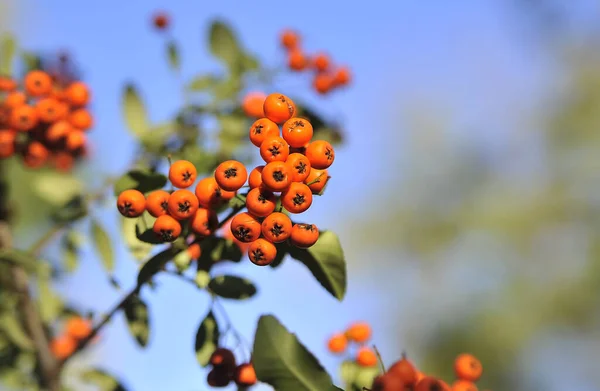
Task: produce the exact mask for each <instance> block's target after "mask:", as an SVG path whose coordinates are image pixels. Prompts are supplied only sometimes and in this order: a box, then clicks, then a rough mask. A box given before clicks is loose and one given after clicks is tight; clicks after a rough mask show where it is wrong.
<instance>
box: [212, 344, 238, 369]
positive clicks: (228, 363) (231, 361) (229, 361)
mask: <svg viewBox="0 0 600 391" xmlns="http://www.w3.org/2000/svg"><path fill="white" fill-rule="evenodd" d="M209 362H210V365H212V366H213V367H219V368H222V369H224V370H226V371H227V372H233V371H234V370H235V367H236V363H235V355H234V354H233V352H232V351H231V350H229V349H226V348H217V349H216V350H215V351H214V352H213V353H212V354H211V355H210V359H209Z"/></svg>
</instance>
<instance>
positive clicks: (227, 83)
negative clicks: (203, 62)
mask: <svg viewBox="0 0 600 391" xmlns="http://www.w3.org/2000/svg"><path fill="white" fill-rule="evenodd" d="M242 87H243V82H242V79H241V78H240V77H238V76H236V75H230V77H228V78H226V79H222V80H220V81H219V82H218V83H216V84H215V85H214V86H213V89H212V92H213V94H214V97H215V99H216V100H218V101H220V100H234V99H235V98H236V97H237V96H238V95H239V93H240V90H241V89H242Z"/></svg>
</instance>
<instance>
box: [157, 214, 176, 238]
mask: <svg viewBox="0 0 600 391" xmlns="http://www.w3.org/2000/svg"><path fill="white" fill-rule="evenodd" d="M152 231H154V233H155V234H156V235H157V236H158V237H159V238H160V239H161V240H162V241H163V242H172V241H174V240H175V239H177V238H178V237H179V235H181V224H180V223H179V221H177V220H175V219H174V218H173V217H172V216H169V215H162V216H159V217H158V218H157V219H156V221H155V222H154V225H153V226H152Z"/></svg>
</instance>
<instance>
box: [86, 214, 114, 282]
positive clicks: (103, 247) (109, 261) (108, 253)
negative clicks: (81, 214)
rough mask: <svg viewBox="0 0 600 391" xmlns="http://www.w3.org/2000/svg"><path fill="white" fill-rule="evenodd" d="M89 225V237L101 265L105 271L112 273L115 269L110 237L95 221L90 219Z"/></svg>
mask: <svg viewBox="0 0 600 391" xmlns="http://www.w3.org/2000/svg"><path fill="white" fill-rule="evenodd" d="M90 224H91V226H90V229H91V231H92V232H91V237H92V241H93V243H94V247H95V248H96V251H97V252H98V255H100V259H101V260H102V264H103V265H104V268H105V269H106V271H108V272H112V271H113V270H114V268H115V259H114V251H113V247H112V242H111V240H110V237H109V236H108V233H107V232H106V231H105V230H104V228H102V226H101V225H100V224H99V223H98V222H97V221H96V220H95V219H92V221H91V223H90Z"/></svg>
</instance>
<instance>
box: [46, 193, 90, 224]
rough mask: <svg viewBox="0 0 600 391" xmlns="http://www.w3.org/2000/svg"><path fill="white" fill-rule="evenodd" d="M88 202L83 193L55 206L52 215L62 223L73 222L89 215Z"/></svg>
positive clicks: (57, 221) (56, 220)
mask: <svg viewBox="0 0 600 391" xmlns="http://www.w3.org/2000/svg"><path fill="white" fill-rule="evenodd" d="M87 211H88V209H87V203H86V201H85V199H84V198H83V196H82V195H76V196H75V197H73V198H71V199H70V200H69V201H67V202H66V203H65V204H64V205H62V206H60V207H58V208H55V209H54V210H53V211H52V213H51V215H50V217H51V218H52V219H53V220H54V221H55V222H56V223H61V224H66V223H72V222H74V221H77V220H79V219H82V218H83V217H85V216H87Z"/></svg>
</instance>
